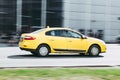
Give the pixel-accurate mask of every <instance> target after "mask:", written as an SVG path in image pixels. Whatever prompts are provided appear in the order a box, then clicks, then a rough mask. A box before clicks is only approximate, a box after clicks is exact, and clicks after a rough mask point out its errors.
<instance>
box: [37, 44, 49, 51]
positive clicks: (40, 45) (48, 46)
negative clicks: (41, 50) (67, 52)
mask: <svg viewBox="0 0 120 80" xmlns="http://www.w3.org/2000/svg"><path fill="white" fill-rule="evenodd" d="M41 45H46V46H47V47H48V48H49V49H50V52H51V47H50V46H49V45H48V44H47V43H41V44H39V45H38V47H40V46H41ZM38 47H37V49H38ZM37 49H36V50H37Z"/></svg>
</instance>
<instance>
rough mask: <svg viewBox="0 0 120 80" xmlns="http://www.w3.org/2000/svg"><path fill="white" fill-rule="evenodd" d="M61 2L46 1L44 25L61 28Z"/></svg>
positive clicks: (56, 0)
mask: <svg viewBox="0 0 120 80" xmlns="http://www.w3.org/2000/svg"><path fill="white" fill-rule="evenodd" d="M62 15H63V1H62V0H47V16H46V25H48V26H53V27H62V21H63V17H62Z"/></svg>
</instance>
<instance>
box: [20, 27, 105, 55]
mask: <svg viewBox="0 0 120 80" xmlns="http://www.w3.org/2000/svg"><path fill="white" fill-rule="evenodd" d="M19 47H20V49H21V50H26V51H30V52H31V53H32V54H33V55H35V56H48V55H49V53H66V52H68V53H80V54H84V55H90V56H98V55H99V54H100V53H105V52H106V44H105V42H104V41H102V40H99V39H96V38H92V37H87V36H85V35H83V34H81V33H79V32H77V31H75V30H72V29H69V28H44V29H40V30H37V31H34V32H32V33H26V34H22V35H21V38H20V41H19Z"/></svg>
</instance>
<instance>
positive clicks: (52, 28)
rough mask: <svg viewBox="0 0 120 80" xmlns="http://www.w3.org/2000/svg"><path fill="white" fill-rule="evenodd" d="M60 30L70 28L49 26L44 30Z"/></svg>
mask: <svg viewBox="0 0 120 80" xmlns="http://www.w3.org/2000/svg"><path fill="white" fill-rule="evenodd" d="M56 29H57V30H61V29H65V30H72V29H70V28H65V27H51V28H46V30H56Z"/></svg>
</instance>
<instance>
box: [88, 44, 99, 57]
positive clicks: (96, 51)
mask: <svg viewBox="0 0 120 80" xmlns="http://www.w3.org/2000/svg"><path fill="white" fill-rule="evenodd" d="M88 53H89V55H90V56H99V54H100V47H99V46H98V45H92V46H91V47H90V49H89V52H88Z"/></svg>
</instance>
